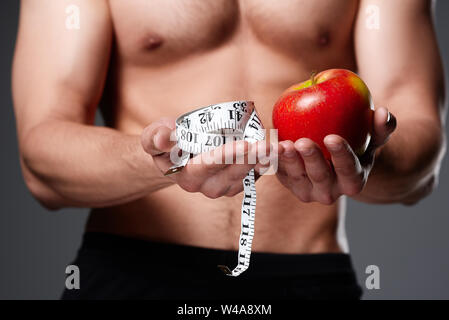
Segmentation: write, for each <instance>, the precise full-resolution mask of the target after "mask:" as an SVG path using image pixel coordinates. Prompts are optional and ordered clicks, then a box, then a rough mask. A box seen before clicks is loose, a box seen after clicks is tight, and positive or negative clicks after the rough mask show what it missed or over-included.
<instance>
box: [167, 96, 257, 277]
mask: <svg viewBox="0 0 449 320" xmlns="http://www.w3.org/2000/svg"><path fill="white" fill-rule="evenodd" d="M264 139H265V131H264V130H263V126H262V122H261V121H260V119H259V117H258V116H257V113H256V109H255V107H254V102H253V101H231V102H224V103H219V104H214V105H210V106H207V107H204V108H200V109H197V110H194V111H191V112H189V113H186V114H184V115H182V116H180V117H179V118H177V119H176V141H177V146H178V147H179V148H180V149H181V150H182V155H181V157H180V158H179V159H178V161H177V163H176V164H175V165H173V166H172V167H171V168H170V169H169V170H168V171H167V172H166V173H165V175H169V174H173V173H176V172H178V171H180V170H182V168H183V167H184V166H185V165H186V164H187V162H188V161H189V159H190V158H191V157H192V156H194V155H197V154H200V153H203V152H207V151H210V150H212V149H215V148H217V147H219V146H221V145H223V144H225V143H227V142H231V141H236V140H245V141H248V142H250V143H252V142H256V141H260V140H264ZM172 161H173V159H172ZM255 214H256V186H255V178H254V169H251V170H250V171H249V172H248V174H247V175H246V177H245V178H244V179H243V200H242V209H241V229H240V238H239V252H238V263H237V266H236V267H235V268H234V269H233V270H232V271H231V269H229V267H227V266H223V265H219V266H218V267H219V268H220V269H221V270H222V271H223V272H224V273H225V274H226V275H229V276H234V277H237V276H239V275H240V274H242V273H243V272H245V270H246V269H248V267H249V261H250V258H251V245H252V242H253V237H254V220H255Z"/></svg>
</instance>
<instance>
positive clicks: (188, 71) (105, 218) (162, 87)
mask: <svg viewBox="0 0 449 320" xmlns="http://www.w3.org/2000/svg"><path fill="white" fill-rule="evenodd" d="M343 56H344V55H343ZM351 64H352V61H340V63H339V66H340V67H345V66H347V67H348V68H351ZM307 66H308V68H306V67H305V66H304V65H302V64H301V63H298V61H295V60H293V59H288V58H285V57H283V56H282V55H280V54H279V53H278V52H274V51H270V50H268V49H266V48H264V47H262V46H257V45H252V46H251V47H249V45H248V49H245V48H243V49H242V47H241V46H235V45H232V43H231V44H228V45H225V46H222V47H219V48H217V49H214V50H211V51H209V52H206V53H200V54H197V55H194V56H190V57H188V58H185V59H183V60H180V61H178V62H175V63H170V64H167V65H162V66H160V67H157V68H155V67H146V66H140V65H136V64H133V63H130V62H129V61H121V60H120V58H118V59H117V58H116V59H115V61H113V62H112V68H113V70H114V71H115V72H114V77H113V79H109V80H108V82H109V83H108V87H110V88H112V90H113V92H114V104H113V105H114V106H115V107H114V108H112V109H107V110H104V113H105V114H107V116H106V119H107V122H108V123H109V125H110V126H112V127H115V128H116V129H117V130H119V131H122V132H125V133H128V134H136V135H140V133H141V132H142V130H143V128H144V127H145V126H147V125H148V124H149V123H151V122H153V121H156V120H158V119H159V118H161V117H172V118H176V117H177V116H179V115H182V114H183V113H186V112H188V111H191V110H193V109H195V108H198V107H202V106H206V105H209V104H213V103H218V102H224V101H232V100H242V99H246V100H253V101H254V102H255V105H256V109H257V111H258V113H259V115H260V117H261V119H262V123H263V124H264V126H265V128H267V129H269V128H272V123H271V110H272V106H273V104H274V102H275V101H276V99H277V98H278V96H279V95H280V93H281V92H282V91H283V90H284V89H285V88H287V87H288V86H290V85H291V84H293V83H295V82H299V81H302V80H305V79H307V78H308V77H309V74H310V68H313V69H314V70H324V69H327V68H330V67H332V66H334V62H329V65H326V61H324V62H323V59H319V61H310V62H309V63H308V64H307ZM111 92H112V91H111ZM105 94H106V95H107V94H108V91H106V93H105ZM107 98H108V97H106V100H108V99H107ZM108 108H110V105H109V106H108ZM256 189H257V207H256V220H255V236H254V241H253V250H254V251H261V252H278V253H320V252H340V251H342V250H344V249H345V248H342V246H341V245H340V244H339V241H338V240H337V226H338V214H339V207H340V206H339V202H337V203H335V204H334V205H330V206H325V205H321V204H318V203H308V204H306V203H302V202H301V201H300V200H299V199H297V198H296V197H295V196H294V195H293V194H292V193H291V192H290V191H289V190H288V189H287V188H285V187H284V186H282V185H281V184H280V183H279V181H278V180H277V178H276V176H275V175H270V176H262V177H261V178H260V179H259V180H258V181H257V183H256ZM241 201H242V193H240V194H239V195H237V196H235V197H232V198H228V197H223V198H218V199H214V200H212V199H209V198H206V197H205V196H203V195H202V194H200V193H188V192H186V191H184V190H182V189H181V188H180V187H178V186H177V185H172V186H170V187H167V188H164V189H161V190H159V191H156V192H153V193H151V194H149V195H148V196H146V197H144V198H142V199H139V200H137V201H133V202H131V203H127V204H122V205H119V206H114V207H109V208H101V209H94V210H92V213H91V215H90V218H89V221H88V224H87V230H88V231H98V232H107V233H113V234H119V235H125V236H130V237H135V238H139V239H146V240H154V241H162V242H169V243H178V244H186V245H193V246H199V247H209V248H218V249H237V248H238V237H239V233H240V206H241Z"/></svg>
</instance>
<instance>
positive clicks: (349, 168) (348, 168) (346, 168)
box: [335, 163, 355, 176]
mask: <svg viewBox="0 0 449 320" xmlns="http://www.w3.org/2000/svg"><path fill="white" fill-rule="evenodd" d="M354 168H355V164H354V163H349V164H348V163H346V164H344V165H341V166H339V167H337V168H335V169H336V170H337V171H338V172H340V174H342V175H344V176H350V175H352V174H354V170H355V169H354Z"/></svg>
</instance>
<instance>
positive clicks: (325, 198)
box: [320, 193, 335, 205]
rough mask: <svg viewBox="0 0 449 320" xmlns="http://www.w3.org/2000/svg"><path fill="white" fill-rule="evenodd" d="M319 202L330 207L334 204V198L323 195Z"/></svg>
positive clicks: (326, 194)
mask: <svg viewBox="0 0 449 320" xmlns="http://www.w3.org/2000/svg"><path fill="white" fill-rule="evenodd" d="M320 202H321V203H322V204H325V205H331V204H333V203H334V202H335V198H334V197H333V196H332V195H331V194H329V193H323V194H322V195H321V196H320Z"/></svg>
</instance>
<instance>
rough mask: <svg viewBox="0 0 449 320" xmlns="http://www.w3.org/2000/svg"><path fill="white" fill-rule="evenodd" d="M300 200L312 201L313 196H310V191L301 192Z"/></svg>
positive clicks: (299, 194)
mask: <svg viewBox="0 0 449 320" xmlns="http://www.w3.org/2000/svg"><path fill="white" fill-rule="evenodd" d="M297 196H298V198H299V200H301V201H302V202H304V203H309V202H311V201H312V198H311V196H310V193H308V192H307V193H305V192H300V193H298V194H297Z"/></svg>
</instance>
